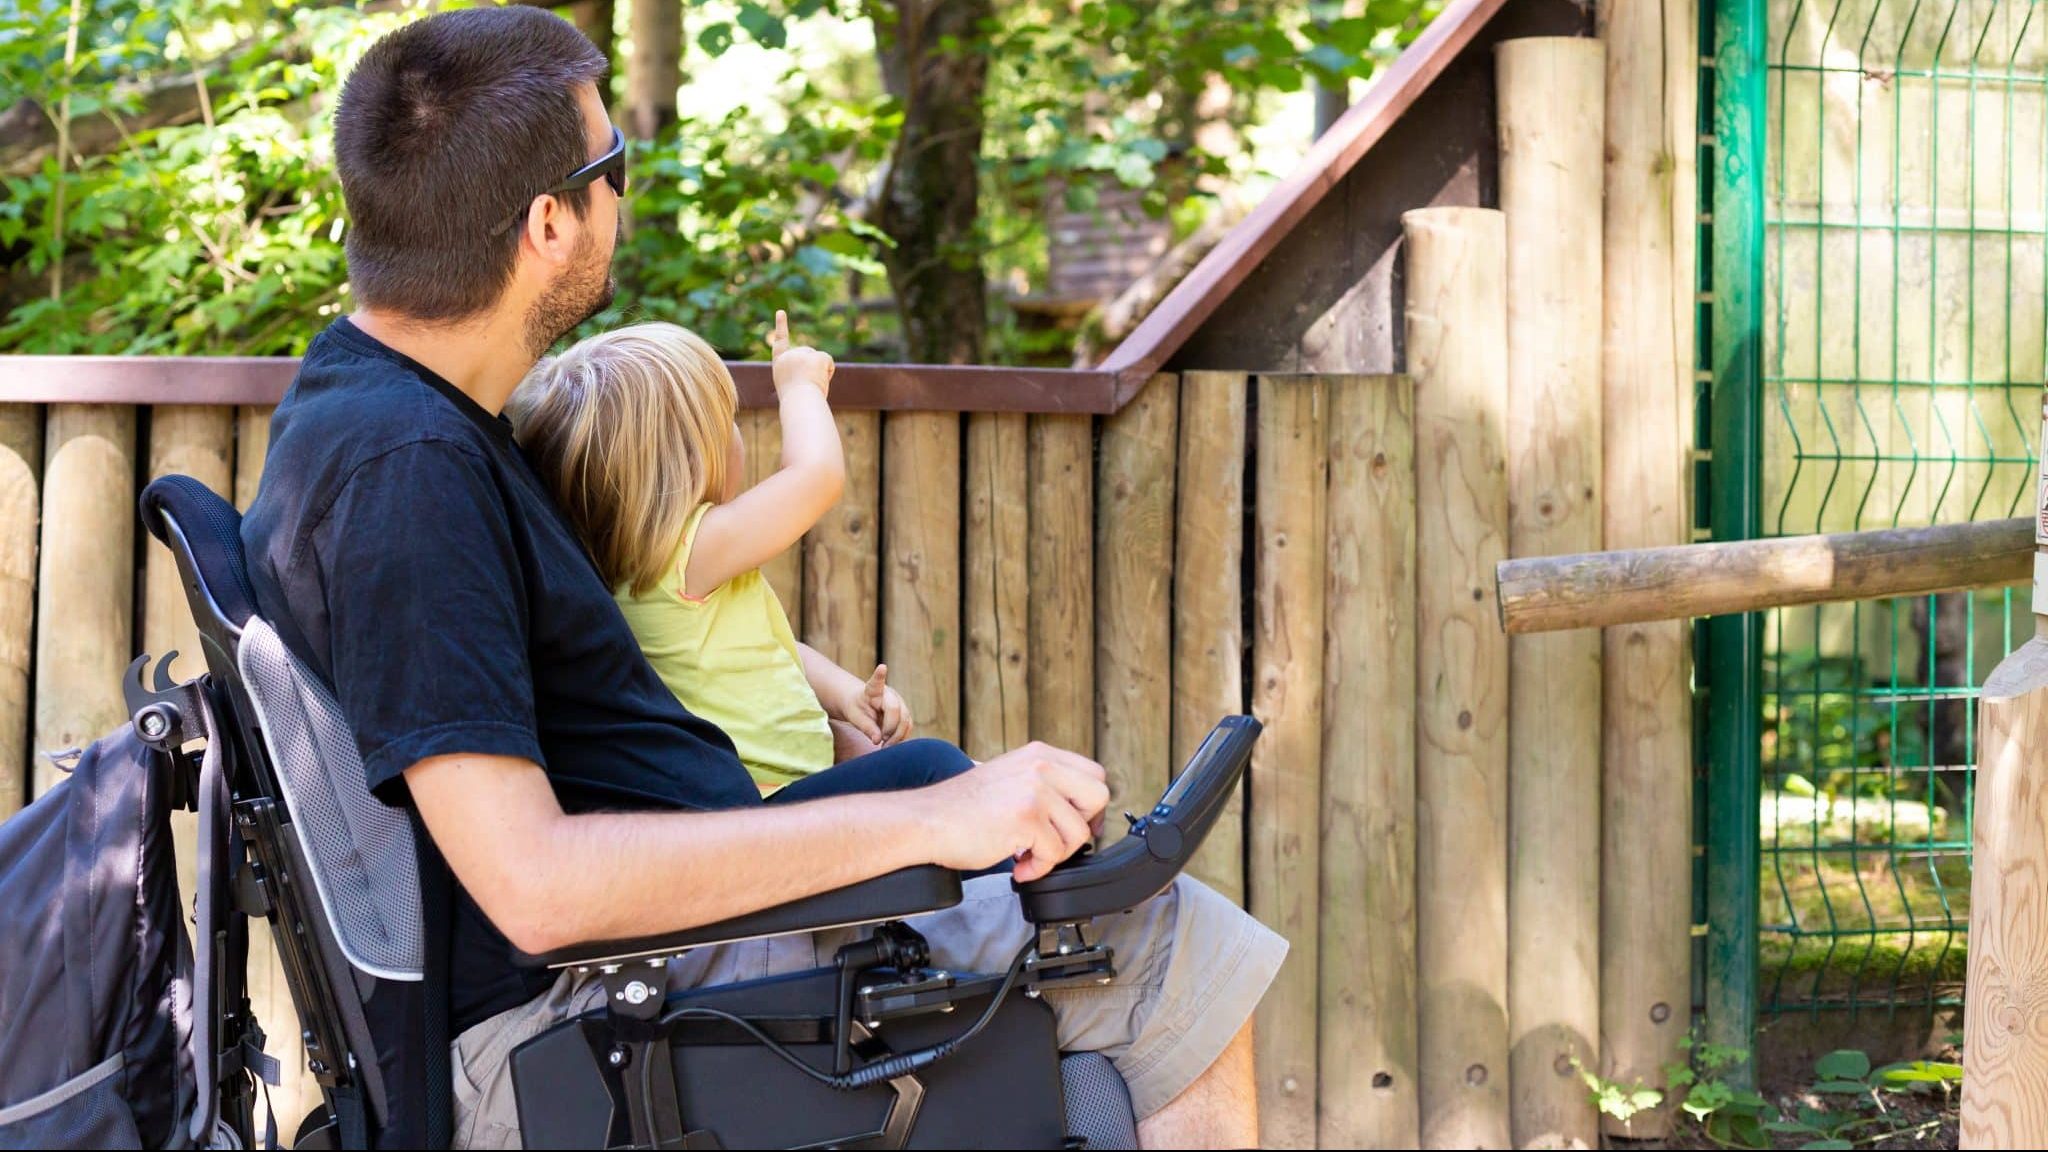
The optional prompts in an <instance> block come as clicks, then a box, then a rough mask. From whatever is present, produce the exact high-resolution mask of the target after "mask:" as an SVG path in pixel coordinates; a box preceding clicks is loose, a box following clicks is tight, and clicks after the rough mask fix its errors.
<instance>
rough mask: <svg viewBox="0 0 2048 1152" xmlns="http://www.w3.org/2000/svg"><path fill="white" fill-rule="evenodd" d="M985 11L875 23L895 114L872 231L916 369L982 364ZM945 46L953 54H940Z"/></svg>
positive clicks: (947, 0) (932, 2)
mask: <svg viewBox="0 0 2048 1152" xmlns="http://www.w3.org/2000/svg"><path fill="white" fill-rule="evenodd" d="M992 11H993V4H992V0H892V3H891V4H890V5H889V7H888V8H887V9H885V10H882V11H881V12H878V13H877V14H878V15H881V16H882V18H880V19H877V20H876V21H875V45H876V47H875V50H876V53H877V54H878V55H879V56H880V58H881V65H882V76H883V81H884V83H886V84H887V85H888V87H889V91H890V93H891V94H892V95H894V96H895V97H896V98H897V99H898V100H899V101H900V102H901V103H902V105H903V130H902V133H901V135H899V136H898V137H897V140H896V149H895V154H894V155H893V156H892V157H891V159H890V163H889V174H888V177H887V179H886V182H885V183H884V185H883V189H882V196H881V202H880V206H879V208H880V211H879V216H880V219H879V220H878V225H879V226H880V227H881V229H882V230H883V231H884V232H886V233H888V235H889V238H890V239H891V240H893V241H895V247H894V248H893V249H891V250H889V251H888V252H886V253H885V254H884V257H883V259H884V261H885V262H886V263H887V265H888V269H889V284H890V286H891V287H892V288H893V289H895V292H896V305H897V309H898V311H899V312H900V314H901V315H902V318H903V343H904V353H905V355H906V356H907V357H908V358H909V359H910V360H912V361H914V362H918V363H927V364H972V363H976V362H978V361H980V360H981V359H982V345H983V340H984V336H985V334H986V329H987V314H986V301H985V292H984V287H983V283H982V269H981V252H980V245H979V243H978V242H977V238H976V236H975V218H976V215H977V210H978V204H977V183H978V175H979V173H978V164H979V161H980V158H981V136H982V122H983V109H982V103H981V101H982V92H983V89H984V88H985V87H986V85H987V82H988V54H987V52H986V50H985V46H984V45H983V44H982V34H981V27H982V25H983V23H984V22H985V21H987V20H989V19H990V17H991V15H992ZM885 13H886V14H885ZM892 18H893V19H892ZM948 40H950V41H951V42H952V43H954V44H956V45H957V46H958V47H956V48H954V49H953V50H951V51H947V50H945V49H943V48H941V47H940V44H941V43H943V42H947V41H948Z"/></svg>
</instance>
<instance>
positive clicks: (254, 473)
mask: <svg viewBox="0 0 2048 1152" xmlns="http://www.w3.org/2000/svg"><path fill="white" fill-rule="evenodd" d="M276 411H277V409H276V408H275V407H272V406H268V405H255V404H251V405H245V406H243V407H241V408H237V409H235V492H234V498H235V509H236V510H237V511H240V512H247V511H248V510H249V505H251V504H253V503H255V502H256V487H257V485H258V484H259V483H260V482H261V481H262V479H263V458H264V457H266V456H268V455H270V417H271V414H272V413H274V412H276ZM222 495H226V493H222Z"/></svg>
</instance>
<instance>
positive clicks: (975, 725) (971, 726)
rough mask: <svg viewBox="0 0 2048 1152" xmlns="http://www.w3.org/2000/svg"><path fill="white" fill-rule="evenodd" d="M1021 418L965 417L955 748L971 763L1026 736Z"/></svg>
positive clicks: (1026, 523) (1025, 479) (1026, 515)
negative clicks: (962, 616) (962, 623)
mask: <svg viewBox="0 0 2048 1152" xmlns="http://www.w3.org/2000/svg"><path fill="white" fill-rule="evenodd" d="M1025 439H1026V438H1025V417H1024V415H1023V414H1022V413H1019V412H975V413H972V414H970V415H969V416H968V417H967V492H966V502H967V520H966V523H964V524H963V525H962V526H961V531H962V532H963V533H965V535H966V537H967V539H966V553H967V578H966V588H965V592H966V597H965V599H966V609H965V613H966V620H967V651H966V670H965V676H964V681H965V691H964V693H963V695H962V697H961V701H960V712H961V719H962V722H963V728H962V735H963V740H962V743H961V747H962V748H963V749H964V750H965V751H966V753H967V754H968V755H969V756H972V757H974V758H975V759H976V760H987V759H989V758H991V757H994V756H1000V755H1002V754H1003V753H1004V752H1005V751H1008V750H1009V749H1011V748H1015V747H1017V746H1018V745H1020V744H1023V743H1024V742H1025V741H1027V740H1029V739H1030V731H1031V691H1030V686H1029V676H1028V673H1029V671H1030V669H1029V667H1028V666H1027V664H1026V662H1025V652H1026V650H1027V646H1028V639H1027V636H1028V633H1029V630H1030V623H1029V612H1030V589H1029V587H1028V581H1029V571H1030V569H1029V564H1028V555H1027V551H1026V547H1027V545H1028V543H1029V539H1028V537H1029V535H1030V509H1029V507H1028V505H1027V504H1026V497H1025V494H1026V492H1027V491H1028V489H1029V487H1030V485H1029V479H1030V478H1029V475H1028V471H1029V470H1028V469H1027V468H1026V466H1025V455H1026V448H1025Z"/></svg>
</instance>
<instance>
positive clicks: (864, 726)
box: [838, 664, 914, 748]
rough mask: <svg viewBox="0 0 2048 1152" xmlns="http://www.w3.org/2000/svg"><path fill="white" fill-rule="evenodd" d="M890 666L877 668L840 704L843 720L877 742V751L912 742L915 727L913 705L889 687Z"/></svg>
mask: <svg viewBox="0 0 2048 1152" xmlns="http://www.w3.org/2000/svg"><path fill="white" fill-rule="evenodd" d="M888 680H889V666H888V665H887V664H877V665H875V672H874V675H872V676H869V677H868V679H867V683H865V684H862V685H860V687H859V688H858V690H856V691H854V692H853V693H851V694H849V695H848V696H847V698H846V699H844V700H842V701H840V703H839V709H838V711H839V717H838V718H839V719H841V720H844V721H846V722H847V723H848V724H851V725H853V726H854V727H855V728H858V729H860V731H861V734H862V735H864V736H866V737H867V738H868V739H870V740H872V741H874V742H875V746H876V747H877V748H887V747H888V746H889V745H891V744H900V743H902V742H903V741H905V740H908V739H910V730H911V728H912V727H914V725H913V724H912V723H911V720H910V706H909V705H907V704H905V703H904V702H903V697H902V696H900V695H898V694H897V692H896V690H895V689H894V688H891V687H889V684H888Z"/></svg>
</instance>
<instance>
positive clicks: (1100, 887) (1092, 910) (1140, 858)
mask: <svg viewBox="0 0 2048 1152" xmlns="http://www.w3.org/2000/svg"><path fill="white" fill-rule="evenodd" d="M1258 738H1259V722H1258V721H1257V720H1254V719H1252V718H1251V717H1249V716H1228V717H1225V718H1224V719H1223V720H1222V721H1221V722H1219V723H1218V724H1217V725H1216V727H1215V728H1213V729H1211V730H1210V732H1209V736H1208V738H1207V739H1205V740H1203V741H1202V746H1201V747H1200V748H1197V749H1196V750H1195V754H1194V756H1193V757H1191V758H1190V759H1189V760H1188V762H1187V764H1186V765H1185V766H1184V767H1182V768H1181V771H1180V775H1179V776H1176V777H1175V778H1174V781H1173V784H1172V786H1171V787H1169V788H1167V790H1166V794H1165V795H1163V796H1161V797H1160V798H1159V801H1158V802H1157V803H1156V804H1154V805H1153V806H1152V808H1151V810H1150V811H1148V812H1146V813H1145V814H1144V815H1143V816H1133V815H1130V814H1128V813H1126V814H1125V816H1124V819H1126V820H1128V821H1129V822H1130V826H1131V831H1130V834H1129V835H1127V836H1125V837H1124V838H1123V839H1122V840H1119V841H1117V842H1116V843H1115V844H1112V845H1110V846H1109V847H1108V848H1106V849H1104V850H1102V851H1100V852H1086V853H1082V854H1081V855H1078V856H1075V857H1074V858H1073V859H1071V860H1068V861H1066V862H1065V863H1063V864H1061V865H1060V866H1059V867H1057V868H1054V869H1053V870H1052V871H1051V872H1049V873H1047V874H1046V875H1045V876H1042V877H1040V878H1039V879H1037V880H1033V881H1031V882H1030V883H1028V884H1019V885H1017V886H1016V888H1017V894H1018V896H1020V897H1021V898H1022V899H1023V902H1024V918H1025V919H1026V920H1029V921H1031V922H1032V923H1033V924H1036V925H1039V926H1040V927H1041V928H1047V927H1052V926H1055V925H1062V924H1074V923H1077V922H1080V921H1083V920H1089V919H1092V918H1094V917H1096V916H1103V915H1107V914H1109V913H1111V912H1121V911H1123V910H1124V909H1126V908H1130V907H1132V906H1134V905H1136V904H1139V903H1142V902H1144V901H1145V900H1148V899H1150V898H1152V897H1153V896H1156V895H1158V894H1159V893H1161V892H1163V891H1165V890H1166V886H1167V885H1169V884H1171V883H1173V878H1174V877H1175V876H1177V875H1179V874H1180V872H1181V870H1182V869H1183V868H1185V867H1187V864H1188V861H1189V860H1191V859H1193V857H1194V854H1195V850H1196V849H1197V848H1200V847H1201V846H1202V840H1203V838H1204V837H1206V836H1207V835H1208V834H1209V829H1210V828H1212V827H1214V826H1215V824H1216V820H1217V818H1218V817H1219V816H1221V815H1222V814H1223V807H1224V804H1225V803H1226V802H1227V801H1228V800H1229V799H1230V797H1231V795H1232V794H1233V793H1235V792H1236V791H1237V786H1238V782H1239V781H1241V780H1243V779H1244V773H1245V768H1246V767H1247V766H1248V765H1250V763H1251V758H1252V745H1253V744H1254V743H1255V742H1257V740H1258Z"/></svg>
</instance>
